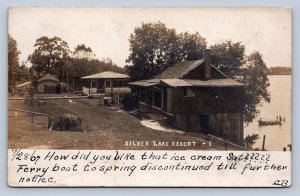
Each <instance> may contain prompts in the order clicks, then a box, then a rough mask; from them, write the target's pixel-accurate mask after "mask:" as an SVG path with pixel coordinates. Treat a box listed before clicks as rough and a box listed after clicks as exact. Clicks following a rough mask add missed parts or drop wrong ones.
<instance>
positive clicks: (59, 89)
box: [37, 73, 69, 94]
mask: <svg viewBox="0 0 300 196" xmlns="http://www.w3.org/2000/svg"><path fill="white" fill-rule="evenodd" d="M68 90H69V85H68V84H66V83H64V82H61V81H60V80H59V79H57V78H56V77H54V76H53V75H51V74H49V73H47V74H45V75H44V76H42V77H41V78H39V79H38V84H37V93H38V94H60V93H63V92H66V91H68Z"/></svg>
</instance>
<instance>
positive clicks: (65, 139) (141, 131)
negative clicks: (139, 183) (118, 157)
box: [8, 99, 236, 150]
mask: <svg viewBox="0 0 300 196" xmlns="http://www.w3.org/2000/svg"><path fill="white" fill-rule="evenodd" d="M8 107H10V108H17V109H25V110H30V111H35V112H41V113H46V114H49V115H52V116H53V115H61V114H64V113H71V114H75V115H77V116H79V117H80V118H81V119H82V131H80V132H74V131H73V132H71V131H53V130H49V129H48V127H47V122H48V119H47V117H34V118H33V122H32V118H31V117H30V116H24V114H23V116H22V114H21V113H20V112H18V114H17V115H18V116H16V113H14V112H11V111H9V123H8V129H9V130H8V131H9V133H8V139H9V146H8V147H9V148H51V149H98V150H104V149H106V150H117V149H123V150H127V149H136V150H144V149H148V150H150V149H153V150H193V149H198V150H224V144H223V143H219V142H214V141H212V146H211V147H208V141H207V140H206V139H205V138H204V137H203V136H202V135H200V134H196V133H185V134H179V133H169V132H163V131H159V130H154V129H151V128H148V127H145V126H144V125H142V124H141V123H140V119H138V118H136V117H134V116H132V115H130V114H129V113H127V112H126V111H123V110H120V109H118V108H115V107H107V106H99V105H98V100H97V99H72V100H68V99H59V100H46V104H43V105H39V104H38V103H37V102H35V103H33V104H32V105H26V104H25V101H23V100H9V101H8ZM126 141H149V142H150V145H149V146H126V145H125V142H126ZM152 141H156V143H158V142H168V143H169V145H168V146H153V145H152ZM171 142H196V145H195V146H192V147H184V146H172V145H171ZM203 143H206V145H203ZM229 149H232V150H236V149H235V148H234V147H230V146H229Z"/></svg>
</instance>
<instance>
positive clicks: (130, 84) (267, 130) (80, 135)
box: [8, 7, 292, 187]
mask: <svg viewBox="0 0 300 196" xmlns="http://www.w3.org/2000/svg"><path fill="white" fill-rule="evenodd" d="M8 13H9V20H8V26H9V31H8V151H9V155H11V157H12V158H11V159H10V158H9V163H8V165H9V170H11V171H12V172H11V173H10V172H9V182H11V183H9V184H11V185H12V186H19V185H20V186H35V185H37V186H102V185H103V186H148V185H149V186H180V185H181V184H180V183H181V182H180V179H179V176H180V174H179V173H175V174H174V175H175V176H173V177H174V178H173V177H172V178H173V179H174V183H171V182H169V184H168V183H165V184H160V185H157V184H156V183H152V182H151V183H149V184H147V179H148V178H149V179H152V178H153V179H154V181H155V179H159V178H161V177H162V176H164V174H163V173H155V172H154V173H147V174H145V176H146V177H145V178H144V179H142V180H141V181H140V182H139V181H138V178H137V177H134V175H133V174H134V173H135V171H137V169H136V168H139V167H140V168H141V170H143V168H145V171H152V170H159V169H158V168H159V166H157V167H155V169H153V168H154V167H152V169H151V165H152V164H153V165H154V164H156V162H155V161H161V160H163V159H164V158H165V162H166V164H167V163H168V164H171V162H172V161H173V162H174V161H184V162H180V164H181V165H180V169H176V167H177V166H176V167H175V166H174V168H175V169H174V168H173V169H170V168H172V167H168V168H167V167H164V166H163V167H162V168H167V169H166V170H168V172H171V171H174V170H180V171H181V172H184V171H185V170H188V171H186V173H187V176H189V175H192V174H191V173H190V170H189V169H187V168H188V167H189V166H190V165H189V161H191V162H193V161H196V160H197V161H199V160H205V161H212V160H214V161H215V162H211V165H210V163H208V162H207V164H206V165H205V164H203V165H198V166H199V167H198V168H197V169H198V170H202V169H203V171H204V170H207V171H208V170H209V172H210V173H206V174H207V176H208V175H209V176H210V177H208V178H207V179H209V180H208V181H207V182H206V183H204V184H203V185H204V186H259V182H256V183H254V182H253V183H252V182H251V183H249V184H247V183H248V182H247V179H248V180H249V179H252V178H251V175H252V173H254V172H252V171H255V172H256V171H257V172H260V171H261V170H262V172H267V171H269V170H271V171H272V172H273V171H275V170H276V171H278V172H277V173H276V174H274V175H273V173H272V174H270V173H262V174H266V175H265V178H266V180H265V181H262V182H261V186H272V185H273V186H280V187H283V186H289V185H290V183H291V182H290V177H291V176H290V172H291V171H290V166H291V158H290V155H291V151H292V139H291V138H292V112H291V100H292V18H291V17H292V15H291V10H290V9H286V8H43V7H34V8H33V7H23V8H22V7H12V8H10V9H9V11H8ZM22 150H25V151H26V150H27V151H26V153H25V151H24V152H22ZM57 152H61V153H62V154H64V153H65V154H64V155H65V156H66V155H67V154H66V153H67V152H68V153H70V154H69V155H70V156H69V157H67V158H66V159H65V160H67V159H68V158H71V157H74V159H73V160H75V159H76V160H79V159H80V162H78V168H80V164H81V163H82V162H83V161H84V160H89V158H91V157H93V153H95V156H96V154H97V153H100V152H101V153H104V154H105V153H106V152H110V153H112V154H113V155H112V157H114V159H113V160H114V161H116V160H117V161H118V160H119V161H123V160H125V162H124V163H122V164H123V165H122V164H121V166H118V168H114V167H112V169H107V168H106V169H104V167H103V170H104V173H103V175H105V174H106V172H107V173H109V172H111V171H114V172H115V171H119V172H122V171H125V170H126V169H127V170H126V171H128V172H129V174H128V176H129V177H130V176H132V177H130V180H132V181H130V180H129V181H128V180H126V179H127V177H128V176H127V177H126V178H125V177H124V179H122V180H120V181H117V182H114V183H112V184H111V183H109V182H110V181H109V180H108V182H107V183H105V182H103V184H101V183H102V182H99V183H100V184H97V183H96V182H92V181H89V180H86V181H85V177H84V175H83V174H82V173H81V174H80V175H78V176H77V177H76V172H77V173H79V172H80V169H78V170H76V169H75V168H76V166H74V165H76V164H77V163H76V164H75V163H74V165H73V166H70V170H71V171H73V172H75V173H74V174H72V175H75V177H74V179H73V180H69V181H68V180H66V181H63V180H61V181H59V182H60V183H58V184H55V183H56V182H58V181H55V180H53V179H57V178H59V177H60V179H65V178H63V177H62V176H64V175H65V173H64V172H66V171H65V170H64V169H62V166H60V167H58V166H57V170H55V169H56V167H55V166H56V165H54V166H53V167H52V166H51V167H50V166H49V168H50V169H49V170H51V168H52V170H51V171H52V172H54V171H55V172H57V173H58V176H59V177H57V176H55V175H54V176H55V177H53V179H51V181H50V177H49V178H47V179H46V178H45V182H43V180H42V179H43V178H44V175H47V174H48V173H47V172H48V171H46V169H45V172H44V173H43V174H37V175H36V179H35V180H36V181H34V177H33V178H31V177H29V176H27V177H24V179H23V177H21V178H18V179H16V180H15V179H14V177H13V175H14V174H16V173H21V172H24V173H25V174H26V175H31V173H30V172H29V173H26V171H27V170H26V168H27V167H28V168H29V170H30V167H29V165H30V164H35V165H37V163H39V161H40V160H43V161H49V162H51V161H52V162H51V164H54V163H55V162H54V161H57V160H58V161H63V160H62V159H61V158H59V157H61V156H62V155H61V156H58V155H57V159H56V158H55V157H56V154H55V153H57ZM77 152H78V154H77ZM121 152H124V153H121ZM164 152H166V153H164ZM227 152H228V153H227ZM229 152H231V153H229ZM37 153H41V155H37ZM89 153H90V154H89ZM135 153H136V154H137V155H136V154H135ZM143 153H145V154H143ZM151 153H152V154H151ZM156 153H158V154H156ZM193 153H196V154H197V155H194V154H193ZM199 153H200V154H201V153H203V156H202V155H201V156H200V155H199ZM209 153H212V154H209ZM276 153H278V154H276ZM26 154H27V156H26ZM72 154H73V155H72ZM180 154H182V156H179V155H180ZM247 154H248V155H247ZM42 155H43V156H44V159H42V158H41V157H43V156H42ZM143 155H144V158H145V159H149V160H151V161H152V162H151V164H150V162H149V164H148V165H147V167H146V166H145V167H144V166H143V161H140V162H138V163H137V165H136V168H133V167H130V166H128V167H127V168H126V164H127V163H126V161H127V162H128V161H129V163H130V160H132V161H133V160H135V161H137V158H136V157H138V156H140V157H142V158H141V160H144V159H143ZM204 155H205V156H204ZM219 155H220V156H219ZM38 156H40V158H41V159H40V158H36V159H35V157H38ZM95 156H94V157H95ZM132 156H133V157H132ZM185 156H186V157H185ZM222 156H223V157H222ZM268 156H270V159H269V158H266V157H268ZM100 157H101V156H100ZM108 157H109V156H108V155H107V156H106V155H105V156H104V155H103V160H102V159H101V161H104V160H106V159H107V160H108V161H110V159H108ZM134 157H135V158H134ZM187 157H188V158H190V159H189V161H188V160H187ZM209 157H210V158H209ZM85 158H86V159H85ZM223 158H224V161H225V162H222V163H220V164H219V165H217V164H216V162H217V161H220V160H221V159H223ZM281 158H282V159H281ZM271 159H272V160H274V161H275V162H276V163H274V164H273V165H272V164H271V161H272V160H271ZM283 159H284V160H283ZM10 161H11V162H10ZM18 161H23V162H25V163H26V161H29V162H30V164H29V163H28V165H27V164H20V162H18ZM96 161H98V162H99V161H100V158H99V159H94V162H93V161H91V162H90V163H89V164H90V165H88V164H86V165H84V170H83V173H84V172H85V173H86V176H87V175H90V173H89V172H92V171H93V170H92V168H93V167H92V165H93V164H94V163H95V164H96ZM168 161H169V162H170V163H169V162H168ZM232 161H233V162H236V164H234V163H232ZM238 161H241V162H242V161H243V164H244V163H245V164H246V163H247V161H250V162H251V161H252V162H251V163H250V162H249V164H250V165H248V164H246V165H243V166H240V163H239V162H238ZM62 163H63V162H62ZM225 163H226V164H228V166H226V164H225ZM268 163H270V164H269V165H268ZM43 164H45V163H43ZM82 164H83V163H82ZM114 164H115V163H114ZM197 164H199V162H198V163H197ZM222 164H224V165H222ZM263 164H265V165H263ZM276 164H277V165H276ZM280 164H281V165H280ZM49 165H50V163H49ZM175 165H176V164H175ZM215 165H216V168H215V170H214V171H212V170H213V169H211V168H213V167H214V166H215ZM201 166H202V167H203V168H202V169H200V168H201ZM223 166H224V167H223ZM239 166H240V167H241V168H242V169H241V171H239V173H238V174H232V178H233V177H235V176H236V175H249V176H250V177H249V176H248V177H247V176H244V177H243V178H240V182H236V181H233V180H232V181H231V180H230V178H229V179H228V182H227V184H226V182H223V181H218V179H221V178H222V176H224V175H228V174H229V173H228V174H226V173H218V171H219V170H223V169H224V171H225V170H227V169H228V172H229V168H230V170H235V169H237V168H238V167H239ZM260 166H261V167H260ZM285 166H287V167H285ZM36 167H38V166H36ZM64 167H65V168H67V166H65V165H64ZM122 167H124V168H122ZM259 167H260V168H259ZM96 168H97V167H96V166H95V170H96ZM108 168H109V167H108ZM113 168H114V169H113ZM156 168H157V169H156ZM178 168H179V166H178ZM40 169H41V170H40V171H42V167H40ZM97 169H98V168H97ZM162 170H164V169H162ZM34 171H36V172H38V170H37V168H35V169H34ZM100 171H101V167H100ZM130 171H131V172H130ZM250 171H251V172H250ZM15 172H16V173H15ZM68 172H70V171H68ZM177 172H178V171H177ZM247 172H248V173H247ZM280 172H286V173H284V175H283V176H284V177H288V179H287V178H282V179H281V178H280V175H281V173H280ZM215 173H217V175H216V176H215V177H213V174H215ZM138 174H139V175H141V176H144V174H140V173H138ZM82 175H83V176H82ZM92 175H95V178H97V177H101V176H97V175H96V174H95V173H93V174H92ZM114 175H117V174H114ZM126 175H127V174H126ZM136 175H137V174H136ZM170 175H171V176H172V175H173V174H170ZM197 175H199V174H197ZM211 175H212V176H211ZM218 175H219V176H218ZM229 175H230V174H229ZM255 175H258V176H259V173H256V174H255ZM112 176H113V174H112ZM147 176H148V177H147ZM269 176H276V179H275V180H273V178H271V179H272V180H268V179H267V178H268V177H269ZM198 177H199V176H198ZM198 177H197V176H193V177H189V180H188V181H186V182H182V186H202V184H201V183H200V184H199V183H196V182H197V179H198ZM27 178H28V179H30V180H29V181H30V182H29V181H28V183H31V184H26V183H27V182H26V179H27ZM66 178H67V177H66ZM253 178H254V174H253ZM277 178H278V179H277ZM68 179H69V178H68ZM183 179H184V178H183ZM214 179H215V180H216V181H214ZM39 180H40V181H39ZM47 180H48V181H47ZM276 180H278V182H277V181H276ZM37 181H38V182H39V183H40V184H35V183H37ZM182 181H184V180H182ZM42 182H43V183H44V185H41V184H42ZM157 182H159V180H158V181H157ZM268 183H269V184H268Z"/></svg>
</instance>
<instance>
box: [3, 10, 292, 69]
mask: <svg viewBox="0 0 300 196" xmlns="http://www.w3.org/2000/svg"><path fill="white" fill-rule="evenodd" d="M158 21H160V22H162V23H165V24H166V26H167V27H168V28H174V29H175V30H176V32H177V33H181V32H185V31H188V32H190V33H195V32H199V33H200V35H201V36H202V37H204V38H206V41H207V43H208V45H212V44H215V43H218V42H222V41H225V40H232V41H234V42H242V43H243V44H244V45H245V47H246V54H250V53H251V52H254V51H259V52H260V53H261V54H262V56H263V60H264V61H265V63H266V65H267V66H268V67H273V66H287V67H291V66H292V34H291V31H292V29H291V27H292V25H291V23H292V18H291V11H290V10H289V9H285V8H125V7H124V8H42V7H31V8H30V7H28V8H25V7H23V8H22V7H15V8H10V10H9V21H8V28H9V34H10V35H11V36H12V37H13V38H14V39H15V40H16V41H17V43H18V49H19V50H20V52H21V55H20V61H26V60H27V58H28V56H29V55H30V54H32V52H33V51H34V47H33V46H34V44H35V41H36V40H37V39H38V38H39V37H41V36H48V37H54V36H58V37H60V38H62V39H63V40H65V41H66V42H67V43H68V44H69V47H70V49H71V50H74V48H75V47H76V46H77V45H78V44H85V45H86V46H88V47H90V48H91V49H92V50H93V52H94V53H95V54H96V57H97V58H98V59H100V60H101V59H102V58H107V57H109V58H111V59H112V61H113V62H114V63H116V64H117V65H118V66H120V67H123V66H124V65H125V60H126V58H127V57H128V55H129V41H128V39H129V36H130V34H131V33H133V32H134V28H136V27H139V26H141V24H142V23H149V22H152V23H153V22H158Z"/></svg>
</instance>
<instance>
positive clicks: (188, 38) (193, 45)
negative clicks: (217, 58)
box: [177, 32, 207, 60]
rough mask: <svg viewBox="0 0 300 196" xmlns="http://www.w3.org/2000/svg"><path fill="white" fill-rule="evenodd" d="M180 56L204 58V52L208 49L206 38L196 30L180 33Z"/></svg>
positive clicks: (182, 57) (184, 58)
mask: <svg viewBox="0 0 300 196" xmlns="http://www.w3.org/2000/svg"><path fill="white" fill-rule="evenodd" d="M177 39H178V50H179V51H178V58H179V59H180V60H199V59H202V58H203V52H204V50H205V49H206V47H207V46H206V40H205V38H203V37H201V35H200V34H199V33H198V32H196V33H193V34H190V33H188V32H185V33H180V34H179V35H178V38H177Z"/></svg>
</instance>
